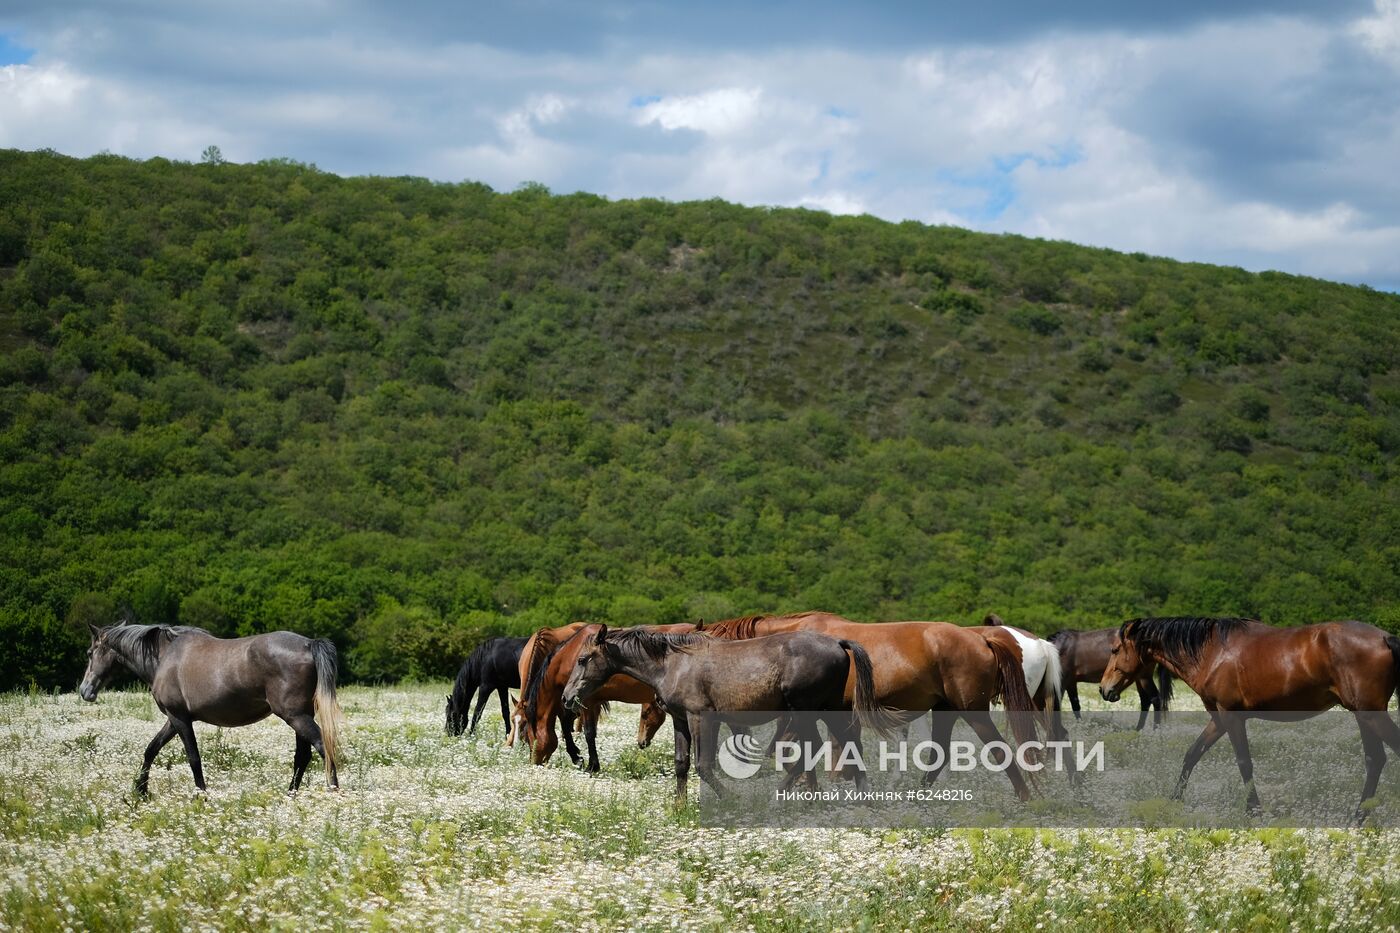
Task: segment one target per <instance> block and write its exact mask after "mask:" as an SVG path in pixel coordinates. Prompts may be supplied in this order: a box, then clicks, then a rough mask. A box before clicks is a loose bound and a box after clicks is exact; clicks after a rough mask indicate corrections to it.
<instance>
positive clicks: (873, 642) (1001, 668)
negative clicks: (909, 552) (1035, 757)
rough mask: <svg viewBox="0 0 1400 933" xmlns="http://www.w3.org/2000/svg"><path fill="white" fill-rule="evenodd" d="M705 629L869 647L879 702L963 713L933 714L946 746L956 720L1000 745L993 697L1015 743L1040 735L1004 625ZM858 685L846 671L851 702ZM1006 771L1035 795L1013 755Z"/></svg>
mask: <svg viewBox="0 0 1400 933" xmlns="http://www.w3.org/2000/svg"><path fill="white" fill-rule="evenodd" d="M700 630H701V631H702V632H703V633H704V634H706V635H710V636H712V637H715V638H724V639H746V638H757V637H761V636H765V635H773V634H778V633H784V632H797V631H812V632H818V633H820V634H823V635H829V636H831V637H833V638H839V639H845V640H848V641H855V642H859V644H860V645H861V646H863V647H864V649H865V650H866V651H867V652H869V655H870V661H871V665H872V667H873V670H874V678H875V699H876V701H877V702H878V703H879V704H880V705H882V706H885V707H889V708H892V709H897V710H908V711H911V712H918V713H923V712H925V711H930V712H935V713H946V712H956V713H957V714H958V716H934V717H933V720H932V724H933V728H934V733H933V736H932V739H933V741H934V742H937V743H939V744H940V745H942V746H943V747H945V748H946V747H947V745H948V741H949V739H950V738H951V735H952V729H953V725H954V721H955V720H956V719H958V718H961V719H962V720H963V721H965V722H966V723H967V724H968V725H969V726H971V727H972V730H973V731H974V732H975V733H976V734H977V737H978V738H979V739H981V740H982V742H984V743H987V744H990V743H993V742H1002V741H1003V739H1002V736H1001V732H1000V730H998V729H997V727H996V723H995V722H993V721H992V716H991V707H992V701H993V700H996V699H1000V700H1001V701H1002V702H1003V703H1004V704H1005V706H1006V709H1007V712H1008V717H1007V718H1008V720H1009V722H1010V725H1011V729H1012V735H1013V736H1014V737H1015V739H1016V741H1017V742H1018V743H1021V742H1028V741H1032V740H1034V739H1035V737H1036V733H1035V722H1034V720H1033V719H1032V715H1033V714H1036V713H1043V712H1044V710H1045V705H1044V700H1043V696H1042V702H1041V703H1040V704H1039V705H1038V704H1037V701H1036V700H1035V699H1034V698H1033V697H1032V695H1031V692H1030V690H1028V689H1027V685H1026V675H1025V671H1024V669H1023V666H1022V660H1021V650H1020V647H1019V644H1018V642H1017V638H1016V636H1015V634H1013V633H1012V632H1010V631H1008V630H1007V629H1006V628H1005V627H1002V626H977V627H963V626H958V625H954V624H952V623H951V622H853V621H851V620H850V619H845V618H842V617H841V616H838V615H833V614H831V613H828V612H802V613H794V614H791V615H783V616H744V617H741V618H736V619H725V620H722V621H719V622H710V623H705V624H703V625H702V626H700ZM1042 680H1043V678H1042ZM856 686H857V685H856V683H855V677H854V675H851V676H849V677H848V678H847V681H846V690H845V696H846V702H847V703H848V704H849V703H850V702H852V701H853V700H854V698H855V691H856ZM1037 689H1038V691H1044V684H1043V683H1041V682H1039V681H1038V682H1037ZM1028 757H1029V756H1028ZM941 770H942V769H941V768H940V769H938V770H936V771H930V772H928V773H927V774H925V775H924V780H925V782H929V783H931V782H932V781H933V780H934V779H936V778H937V777H938V775H939V773H940V772H941ZM1005 771H1006V776H1007V778H1008V779H1009V780H1010V781H1011V786H1012V788H1013V789H1014V790H1015V792H1016V795H1017V796H1018V797H1020V798H1021V799H1022V800H1028V799H1030V796H1031V790H1030V786H1029V784H1028V783H1027V780H1026V777H1025V775H1024V774H1023V773H1022V771H1021V769H1020V768H1019V767H1018V766H1017V765H1016V762H1015V760H1014V759H1012V760H1009V761H1007V762H1006V768H1005ZM1032 780H1034V774H1032Z"/></svg>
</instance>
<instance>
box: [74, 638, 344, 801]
mask: <svg viewBox="0 0 1400 933" xmlns="http://www.w3.org/2000/svg"><path fill="white" fill-rule="evenodd" d="M88 628H89V629H91V631H92V645H91V647H89V648H88V664H87V671H86V672H85V673H84V674H83V682H82V684H81V685H80V686H79V687H78V694H79V695H80V696H81V697H82V698H83V699H84V700H87V701H88V702H89V703H91V702H93V701H94V700H96V699H97V692H98V690H99V689H101V687H102V685H103V684H104V683H105V682H106V681H107V679H108V678H109V677H110V676H111V674H112V671H113V669H114V668H117V667H125V668H126V669H127V670H129V671H131V672H132V673H133V674H135V675H136V676H137V677H139V678H140V679H141V680H143V681H145V682H146V683H147V684H148V685H150V688H151V696H152V698H153V699H154V700H155V702H156V706H157V707H158V708H159V709H160V711H161V712H162V713H164V714H165V724H164V725H163V726H161V727H160V731H159V732H157V733H156V736H155V738H153V739H151V743H150V744H149V745H148V746H146V757H145V759H144V761H143V762H142V764H141V773H140V774H139V775H138V776H137V778H136V793H138V794H140V795H142V796H144V795H145V794H146V792H147V790H146V789H147V782H148V780H149V778H150V774H151V762H152V761H154V760H155V757H156V755H157V754H159V752H160V750H161V749H162V748H164V747H165V745H166V743H167V742H169V741H170V740H171V739H173V738H174V737H175V736H177V735H178V736H179V737H180V740H181V741H182V742H183V743H184V745H185V758H186V760H188V761H189V764H190V772H191V774H193V775H194V786H195V787H197V788H199V789H200V790H204V768H203V765H202V763H201V762H200V757H199V746H198V745H197V744H196V743H195V737H194V724H195V723H196V722H207V723H210V724H212V725H215V726H224V727H232V726H246V725H249V724H250V723H255V722H257V721H259V720H261V719H265V718H266V717H267V716H268V715H275V716H277V717H278V718H279V719H281V720H282V721H283V722H285V723H286V724H287V725H289V726H291V727H292V731H294V732H295V733H296V736H297V741H296V752H295V753H294V755H293V758H292V784H291V787H290V788H288V790H289V791H295V790H296V789H297V788H299V787H300V786H301V778H302V775H303V774H305V773H306V766H307V765H308V764H309V763H310V761H311V750H312V749H313V748H314V749H315V750H316V751H317V752H318V753H319V754H320V756H321V760H322V761H323V762H324V763H325V766H326V784H327V785H328V786H329V787H330V788H332V789H335V788H336V787H337V786H338V784H337V781H336V775H335V761H336V744H337V743H336V735H337V732H338V731H339V722H340V704H339V703H338V702H337V701H336V696H335V678H336V669H337V661H336V652H335V645H333V644H331V643H330V642H329V641H326V640H325V639H324V638H317V639H314V640H313V639H310V638H305V637H303V636H301V635H297V634H295V633H293V632H268V633H267V634H265V635H252V636H249V637H247V638H215V637H214V636H213V635H211V634H209V633H208V632H206V631H205V630H204V629H202V628H192V627H189V626H183V625H109V626H107V627H105V628H98V627H97V626H95V625H91V624H90V625H89V626H88ZM318 721H319V725H318Z"/></svg>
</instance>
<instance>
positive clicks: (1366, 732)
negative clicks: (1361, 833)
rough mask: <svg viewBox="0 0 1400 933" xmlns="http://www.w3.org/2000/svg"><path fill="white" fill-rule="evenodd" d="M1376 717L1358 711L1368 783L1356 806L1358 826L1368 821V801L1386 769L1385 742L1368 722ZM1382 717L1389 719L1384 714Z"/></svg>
mask: <svg viewBox="0 0 1400 933" xmlns="http://www.w3.org/2000/svg"><path fill="white" fill-rule="evenodd" d="M1375 715H1376V714H1375V713H1364V712H1362V711H1360V710H1357V711H1356V725H1357V727H1358V728H1359V729H1360V730H1361V751H1362V754H1364V755H1365V756H1366V783H1365V784H1364V785H1363V786H1362V788H1361V800H1360V801H1359V802H1357V804H1356V825H1357V826H1360V825H1361V824H1362V823H1363V822H1365V820H1366V811H1365V809H1364V807H1365V804H1366V801H1368V800H1370V799H1371V798H1372V797H1374V796H1375V795H1376V784H1377V783H1379V781H1380V779H1381V769H1382V768H1384V767H1385V740H1384V739H1382V738H1381V736H1380V733H1379V731H1378V730H1377V729H1376V728H1375V727H1374V726H1373V725H1372V724H1371V722H1369V721H1368V717H1370V716H1375ZM1380 715H1381V716H1386V718H1387V719H1388V718H1389V716H1387V714H1386V713H1384V712H1382V713H1381V714H1380Z"/></svg>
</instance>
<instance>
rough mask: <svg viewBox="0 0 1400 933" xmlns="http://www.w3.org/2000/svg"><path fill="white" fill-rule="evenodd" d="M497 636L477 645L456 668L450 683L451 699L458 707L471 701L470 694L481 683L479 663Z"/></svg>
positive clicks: (480, 663)
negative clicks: (455, 673) (454, 676)
mask: <svg viewBox="0 0 1400 933" xmlns="http://www.w3.org/2000/svg"><path fill="white" fill-rule="evenodd" d="M497 641H500V639H499V638H488V639H486V640H485V641H483V642H482V643H481V644H479V645H477V646H476V648H475V649H474V650H473V651H472V653H471V654H469V655H467V659H466V660H465V661H463V662H462V666H461V667H460V668H459V669H458V670H457V679H456V680H455V681H453V683H452V701H453V702H454V703H456V704H457V705H458V707H459V708H460V707H461V706H462V705H463V704H466V703H470V702H471V695H472V693H473V692H474V691H475V690H476V687H477V684H479V683H481V665H482V664H483V662H485V660H486V652H487V651H489V650H490V648H491V646H492V645H493V644H495V643H496V642H497Z"/></svg>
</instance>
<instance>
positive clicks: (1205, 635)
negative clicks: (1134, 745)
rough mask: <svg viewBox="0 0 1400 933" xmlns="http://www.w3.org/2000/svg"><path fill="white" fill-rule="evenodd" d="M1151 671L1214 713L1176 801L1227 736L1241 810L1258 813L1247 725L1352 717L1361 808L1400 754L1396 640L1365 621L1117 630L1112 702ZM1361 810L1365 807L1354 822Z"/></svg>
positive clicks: (1180, 623) (1166, 624)
mask: <svg viewBox="0 0 1400 933" xmlns="http://www.w3.org/2000/svg"><path fill="white" fill-rule="evenodd" d="M1153 664H1159V665H1161V666H1162V667H1165V668H1166V669H1167V670H1169V671H1171V672H1172V674H1173V675H1175V676H1176V677H1179V678H1181V679H1182V680H1184V681H1186V683H1187V684H1188V685H1189V686H1190V687H1191V689H1192V690H1195V691H1196V693H1198V694H1199V695H1200V697H1201V703H1202V704H1204V706H1205V708H1206V710H1207V711H1208V712H1209V713H1210V714H1211V718H1210V722H1209V723H1208V724H1207V725H1206V727H1205V729H1204V730H1203V731H1202V732H1201V734H1200V736H1199V737H1198V738H1197V739H1196V741H1195V743H1193V744H1192V746H1191V747H1190V749H1188V750H1187V752H1186V759H1185V761H1184V762H1183V764H1182V768H1181V777H1180V778H1178V780H1177V784H1176V791H1175V793H1174V795H1173V796H1174V798H1175V799H1177V800H1180V799H1181V798H1182V796H1183V795H1184V794H1185V792H1186V781H1187V779H1188V778H1190V776H1191V770H1192V769H1193V768H1195V766H1196V762H1197V761H1199V760H1200V758H1201V756H1202V755H1204V754H1205V753H1206V751H1207V750H1208V749H1209V748H1210V747H1211V746H1212V745H1214V744H1215V743H1216V742H1217V741H1219V739H1220V737H1221V736H1222V735H1227V736H1229V738H1230V744H1231V745H1233V746H1234V749H1235V761H1236V763H1237V764H1238V765H1239V768H1240V778H1241V779H1242V780H1243V781H1244V784H1245V787H1246V788H1247V790H1248V794H1247V797H1246V801H1245V810H1246V812H1247V813H1249V814H1251V815H1254V814H1258V813H1259V812H1260V809H1261V808H1260V805H1259V795H1258V793H1256V791H1255V788H1254V762H1253V760H1252V759H1251V757H1250V753H1249V737H1248V735H1247V734H1246V732H1245V723H1246V720H1248V719H1250V718H1257V719H1282V720H1296V719H1298V718H1306V717H1307V716H1309V715H1317V714H1318V713H1321V712H1323V711H1325V710H1328V709H1331V708H1332V707H1334V706H1342V707H1344V708H1345V709H1348V710H1351V711H1352V712H1353V713H1354V714H1355V716H1356V724H1357V726H1358V727H1359V728H1360V730H1361V748H1362V752H1363V754H1364V755H1365V759H1366V781H1365V784H1364V786H1363V787H1362V790H1361V804H1364V803H1365V802H1366V801H1368V800H1370V799H1371V798H1372V797H1373V796H1375V792H1376V784H1377V782H1378V781H1379V780H1380V776H1381V769H1382V768H1383V767H1385V746H1387V745H1389V746H1390V747H1391V749H1393V750H1394V751H1396V752H1397V753H1400V726H1397V725H1396V724H1395V721H1394V720H1392V719H1391V718H1390V716H1389V714H1388V713H1387V712H1386V708H1387V706H1388V705H1389V703H1390V695H1391V694H1392V693H1394V692H1395V691H1396V688H1397V686H1400V638H1396V637H1395V636H1393V635H1389V634H1387V633H1386V632H1383V631H1382V630H1380V629H1378V628H1376V627H1375V626H1373V625H1367V624H1366V623H1364V622H1352V621H1346V622H1322V623H1319V624H1316V625H1303V626H1298V627H1296V628H1277V627H1275V626H1272V625H1265V624H1264V623H1262V622H1259V621H1256V620H1254V619H1234V618H1229V619H1208V618H1165V619H1129V620H1128V621H1127V622H1124V623H1123V624H1122V625H1121V626H1119V627H1118V634H1117V635H1116V636H1115V637H1114V639H1113V647H1112V649H1111V651H1110V659H1109V663H1108V667H1107V668H1106V669H1105V670H1104V673H1103V679H1102V680H1101V681H1100V682H1099V692H1100V693H1102V694H1103V697H1104V699H1106V700H1110V701H1112V700H1116V699H1118V696H1119V694H1120V693H1121V692H1122V690H1123V688H1124V687H1126V686H1127V685H1128V684H1130V683H1135V682H1136V681H1137V679H1138V678H1139V677H1140V676H1141V675H1142V674H1143V673H1144V672H1145V671H1150V670H1151V666H1152V665H1153ZM1364 817H1365V811H1364V809H1363V808H1362V806H1361V805H1360V804H1358V806H1357V809H1356V821H1357V823H1360V822H1361V821H1362V820H1363V819H1364Z"/></svg>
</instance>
